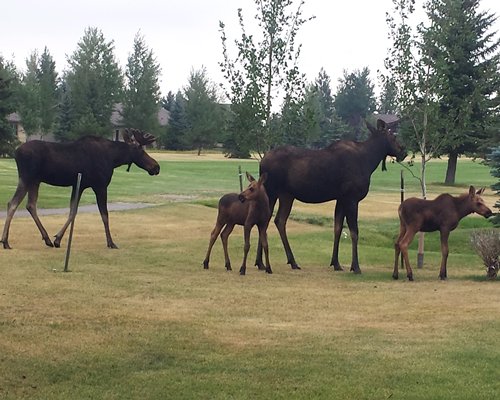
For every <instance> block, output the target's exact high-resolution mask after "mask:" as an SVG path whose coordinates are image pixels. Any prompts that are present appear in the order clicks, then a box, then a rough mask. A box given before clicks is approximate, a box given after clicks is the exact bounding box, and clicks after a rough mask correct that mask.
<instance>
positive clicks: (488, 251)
mask: <svg viewBox="0 0 500 400" xmlns="http://www.w3.org/2000/svg"><path fill="white" fill-rule="evenodd" d="M470 239H471V243H472V247H473V249H474V250H475V251H476V253H477V254H478V255H479V256H480V257H481V259H482V260H483V263H484V266H485V267H486V276H487V277H488V278H490V279H495V278H496V277H497V274H498V270H499V269H500V260H499V256H500V230H499V229H483V230H476V231H473V232H472V233H471V237H470Z"/></svg>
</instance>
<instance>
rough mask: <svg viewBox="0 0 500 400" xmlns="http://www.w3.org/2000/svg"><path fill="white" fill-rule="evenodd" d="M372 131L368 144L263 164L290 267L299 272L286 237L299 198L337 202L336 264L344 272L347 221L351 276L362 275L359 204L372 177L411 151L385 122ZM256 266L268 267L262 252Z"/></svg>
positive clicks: (284, 152)
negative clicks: (342, 259)
mask: <svg viewBox="0 0 500 400" xmlns="http://www.w3.org/2000/svg"><path fill="white" fill-rule="evenodd" d="M367 127H368V129H369V130H370V132H371V135H370V137H369V138H368V140H366V141H365V142H359V143H358V142H352V141H347V140H341V141H338V142H334V143H332V144H331V145H330V146H328V147H326V148H324V149H321V150H309V149H303V148H298V147H294V146H284V147H280V148H277V149H274V150H271V151H270V152H268V153H267V154H266V155H265V157H264V158H263V159H262V162H261V164H260V172H261V174H263V173H267V174H268V178H267V181H266V184H265V186H266V190H267V194H268V196H269V205H270V208H271V211H272V210H273V209H274V205H275V204H276V201H277V200H278V199H279V208H278V212H277V214H276V217H275V220H274V222H275V224H276V226H277V228H278V231H279V233H280V236H281V240H282V242H283V246H284V248H285V252H286V256H287V259H288V264H290V266H291V267H292V268H293V269H299V266H298V265H297V263H296V261H295V258H294V256H293V253H292V249H291V248H290V244H289V242H288V238H287V234H286V222H287V220H288V216H289V215H290V211H291V209H292V205H293V201H294V199H297V200H299V201H302V202H304V203H323V202H326V201H330V200H334V199H336V200H337V204H336V206H335V223H334V234H335V238H334V243H333V254H332V259H331V263H330V265H332V266H333V267H334V269H335V270H342V267H341V265H340V263H339V260H338V252H339V241H340V235H341V233H342V227H343V224H344V219H345V218H347V224H348V226H349V230H350V233H351V241H352V263H351V271H354V272H355V273H361V270H360V268H359V262H358V203H359V202H360V201H361V200H363V199H364V198H365V196H366V195H367V193H368V189H369V187H370V177H371V174H372V173H373V171H374V170H375V169H376V168H377V166H378V165H379V163H380V161H385V157H386V156H393V157H396V159H397V160H398V161H401V160H403V159H404V158H405V157H406V152H405V151H404V149H403V147H402V146H401V145H400V144H399V142H398V141H397V139H396V136H395V135H394V134H393V133H391V132H390V130H389V128H388V127H387V125H386V124H385V122H384V121H382V120H378V121H377V127H376V128H375V127H373V126H372V125H371V124H369V123H367ZM256 265H257V266H258V267H259V268H261V266H262V251H260V249H259V250H258V251H257V259H256Z"/></svg>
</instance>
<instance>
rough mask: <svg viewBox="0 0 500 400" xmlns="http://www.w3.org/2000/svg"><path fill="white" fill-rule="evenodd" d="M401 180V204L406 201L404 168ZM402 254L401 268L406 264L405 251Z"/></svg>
mask: <svg viewBox="0 0 500 400" xmlns="http://www.w3.org/2000/svg"><path fill="white" fill-rule="evenodd" d="M400 182H401V204H403V201H405V178H404V175H403V170H401V178H400ZM400 256H401V268H403V266H404V262H403V253H401V255H400Z"/></svg>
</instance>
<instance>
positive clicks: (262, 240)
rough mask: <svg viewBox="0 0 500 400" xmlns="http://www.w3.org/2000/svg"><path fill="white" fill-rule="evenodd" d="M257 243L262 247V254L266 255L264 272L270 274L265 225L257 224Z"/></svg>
mask: <svg viewBox="0 0 500 400" xmlns="http://www.w3.org/2000/svg"><path fill="white" fill-rule="evenodd" d="M259 243H260V244H261V245H262V248H263V249H264V254H265V256H266V272H267V273H268V274H272V273H273V271H272V269H271V263H270V262H269V244H268V242H267V225H266V226H262V227H261V226H259Z"/></svg>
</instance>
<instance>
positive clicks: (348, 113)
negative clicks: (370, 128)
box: [334, 67, 376, 140]
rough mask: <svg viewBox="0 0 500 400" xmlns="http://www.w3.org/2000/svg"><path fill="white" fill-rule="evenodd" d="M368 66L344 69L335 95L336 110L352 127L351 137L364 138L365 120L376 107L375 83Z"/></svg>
mask: <svg viewBox="0 0 500 400" xmlns="http://www.w3.org/2000/svg"><path fill="white" fill-rule="evenodd" d="M369 75H370V70H369V69H368V67H365V68H363V69H362V70H361V71H360V70H355V71H354V72H351V73H349V72H347V71H344V76H343V77H342V78H341V79H340V80H339V87H338V89H337V93H336V95H335V101H334V105H335V110H336V112H337V114H338V116H339V117H340V118H341V119H342V121H343V122H344V123H345V124H347V125H348V126H349V127H350V128H351V132H352V134H351V135H352V136H351V137H349V139H355V140H361V139H362V138H363V129H364V125H365V124H364V122H365V119H366V117H367V116H368V115H370V114H372V113H373V112H374V111H375V108H376V101H375V94H374V85H373V84H372V82H371V81H370V76H369Z"/></svg>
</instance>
